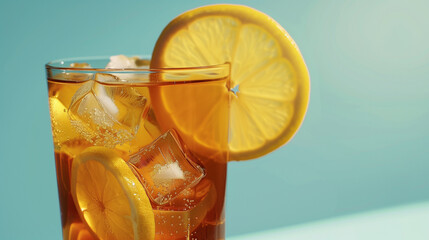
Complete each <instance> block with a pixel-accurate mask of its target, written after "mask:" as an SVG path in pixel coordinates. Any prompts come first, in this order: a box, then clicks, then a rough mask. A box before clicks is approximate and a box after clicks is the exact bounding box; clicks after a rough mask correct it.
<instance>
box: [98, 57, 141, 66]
mask: <svg viewBox="0 0 429 240" xmlns="http://www.w3.org/2000/svg"><path fill="white" fill-rule="evenodd" d="M138 59H139V58H138V57H127V56H125V55H116V56H111V57H110V62H109V63H107V65H106V68H137V64H136V61H137V60H138Z"/></svg>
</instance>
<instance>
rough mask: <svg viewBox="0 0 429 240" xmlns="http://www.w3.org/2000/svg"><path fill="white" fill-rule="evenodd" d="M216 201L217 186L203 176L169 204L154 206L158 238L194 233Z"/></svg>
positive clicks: (183, 236) (178, 236) (177, 236)
mask: <svg viewBox="0 0 429 240" xmlns="http://www.w3.org/2000/svg"><path fill="white" fill-rule="evenodd" d="M215 203H216V188H215V187H214V186H213V185H212V183H211V181H209V180H208V179H206V178H203V179H202V180H201V182H199V183H198V184H197V185H196V186H194V187H192V188H187V189H186V190H184V191H182V193H181V194H179V195H178V196H177V197H176V198H174V199H173V200H172V201H171V202H169V203H168V204H166V205H162V206H156V207H154V209H153V213H154V215H155V234H156V236H157V237H156V238H160V239H182V238H185V237H186V236H189V235H192V232H193V231H194V230H195V229H196V228H197V227H198V226H199V225H200V224H201V222H202V221H203V220H204V218H205V217H206V215H207V213H208V212H209V211H210V210H211V209H212V208H213V206H214V204H215ZM167 205H168V206H167Z"/></svg>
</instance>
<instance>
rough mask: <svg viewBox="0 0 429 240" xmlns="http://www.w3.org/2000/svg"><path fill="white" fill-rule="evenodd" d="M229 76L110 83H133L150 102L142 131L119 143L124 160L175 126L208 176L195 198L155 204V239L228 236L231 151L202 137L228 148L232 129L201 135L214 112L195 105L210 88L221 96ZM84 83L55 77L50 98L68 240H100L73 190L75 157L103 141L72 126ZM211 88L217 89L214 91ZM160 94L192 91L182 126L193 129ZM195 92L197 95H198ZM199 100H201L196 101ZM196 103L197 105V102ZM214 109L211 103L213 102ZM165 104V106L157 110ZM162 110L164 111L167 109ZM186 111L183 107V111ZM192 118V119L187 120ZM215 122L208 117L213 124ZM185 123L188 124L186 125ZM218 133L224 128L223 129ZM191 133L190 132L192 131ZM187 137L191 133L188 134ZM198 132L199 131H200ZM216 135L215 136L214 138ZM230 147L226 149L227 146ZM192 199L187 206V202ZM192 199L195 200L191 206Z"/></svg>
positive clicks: (222, 118)
mask: <svg viewBox="0 0 429 240" xmlns="http://www.w3.org/2000/svg"><path fill="white" fill-rule="evenodd" d="M225 81H226V80H225V79H220V80H216V81H210V82H208V81H207V82H204V81H202V82H199V83H182V84H177V83H176V84H150V83H142V84H135V85H133V86H130V85H128V86H124V85H122V86H119V85H118V86H113V85H112V86H107V87H112V88H115V87H132V88H133V89H134V90H135V91H137V92H138V93H139V94H140V95H143V96H144V97H145V98H146V99H147V100H148V101H147V104H148V108H147V110H146V111H147V112H146V113H145V114H144V116H142V119H141V123H140V126H139V130H138V132H137V135H136V136H135V137H134V138H133V139H132V140H130V141H129V142H126V143H124V144H120V145H117V146H115V147H114V149H115V150H116V151H117V153H118V154H119V155H120V156H122V158H123V159H124V161H127V160H128V156H129V155H131V154H133V153H135V152H136V151H138V149H141V148H143V147H145V146H146V145H148V144H150V143H151V142H152V141H154V140H155V139H156V138H157V137H158V136H159V135H161V134H163V133H164V132H166V131H167V130H169V129H174V130H175V131H176V132H177V133H178V135H179V137H180V141H181V144H182V147H183V149H184V151H186V154H187V155H189V156H192V158H193V159H194V160H195V161H196V162H197V163H198V164H200V165H201V166H203V168H204V170H205V176H204V178H203V180H202V181H200V182H199V183H198V184H197V185H196V186H193V187H192V189H188V190H189V191H193V192H194V193H195V194H194V195H192V196H193V197H192V198H189V196H188V197H187V199H181V196H180V195H179V196H177V197H176V198H175V199H174V200H172V201H171V202H169V203H168V204H165V205H162V206H159V205H157V204H156V203H154V202H153V201H152V202H151V204H152V208H153V211H154V215H155V239H224V238H225V232H224V231H225V230H224V228H225V227H224V224H225V217H224V211H225V210H224V200H225V184H226V163H227V160H228V154H227V153H226V152H225V151H221V150H218V151H217V150H216V149H213V148H212V149H209V150H207V149H208V148H207V146H209V145H210V144H207V145H206V146H204V144H201V141H203V142H204V141H205V140H207V142H208V143H212V142H213V141H216V142H217V145H218V146H220V147H219V148H223V147H226V144H227V137H225V139H222V140H219V139H220V137H222V138H224V137H223V136H227V133H226V131H227V129H226V128H220V130H219V129H217V130H216V129H215V130H214V129H207V130H204V131H208V132H209V133H210V131H212V132H211V133H212V134H206V135H201V132H204V131H203V130H202V129H204V126H203V127H201V126H198V124H199V123H198V122H199V121H201V119H200V118H201V117H202V116H203V115H208V113H207V109H201V111H200V110H199V108H202V106H198V105H195V102H197V103H199V104H206V105H207V104H210V103H204V100H202V99H197V98H201V94H199V92H202V91H204V92H205V93H206V94H216V92H218V90H219V89H224V88H225ZM83 84H84V83H82V82H77V81H76V82H73V81H58V80H53V79H49V80H48V87H49V102H50V113H51V121H52V132H53V138H54V145H55V164H56V171H57V180H58V191H59V200H60V208H61V221H62V228H63V239H69V240H75V239H80V240H83V239H94V240H95V239H99V238H98V237H97V235H96V234H95V233H94V231H92V230H91V229H90V227H89V226H88V225H87V223H85V221H84V220H83V219H81V217H80V215H79V212H78V211H80V210H79V209H78V208H77V207H76V204H75V202H74V200H73V197H72V194H71V189H70V187H71V182H70V181H71V167H72V165H73V160H74V158H75V157H76V156H77V155H79V154H80V153H81V152H82V151H84V150H85V149H86V148H88V147H90V146H93V145H99V143H96V142H91V141H89V140H88V139H85V138H84V137H83V136H82V134H81V133H79V131H78V130H77V129H76V128H75V127H74V126H73V125H72V124H70V119H69V117H68V109H69V107H70V104H71V102H72V97H73V95H74V94H75V92H76V90H78V89H79V88H80V87H81V86H82V85H83ZM210 92H211V93H210ZM159 93H165V94H168V95H169V96H174V95H176V96H179V95H180V94H183V93H187V95H186V97H184V99H182V100H183V103H182V104H183V106H182V107H183V109H186V104H190V105H192V104H194V105H193V106H191V107H190V110H189V112H188V113H186V114H185V115H183V116H180V115H177V116H175V117H178V118H179V117H180V118H182V119H181V121H179V125H180V124H182V125H183V124H184V123H190V124H189V126H186V128H187V130H186V132H187V133H183V132H185V131H183V130H182V129H181V126H178V122H177V121H172V117H171V114H169V113H168V111H166V110H165V109H166V107H165V99H163V97H162V96H161V97H160V94H159ZM193 93H195V94H193ZM193 98H195V99H193ZM192 102H194V103H192ZM207 107H208V109H210V108H211V106H210V105H208V106H207ZM157 108H159V109H157ZM161 108H162V109H161ZM179 112H180V111H179ZM216 117H217V119H214V120H213V121H225V122H227V121H228V120H227V116H216ZM183 118H188V119H183ZM213 121H212V120H210V119H209V120H207V119H205V120H204V122H205V123H204V124H208V123H207V122H209V123H210V122H213ZM180 122H182V123H180ZM200 124H202V123H200ZM194 130H195V131H196V132H197V131H199V132H200V136H205V137H206V139H201V137H200V139H199V140H198V141H196V140H194V139H193V137H194V136H193V135H194V134H193V133H192V132H191V133H189V132H190V131H194ZM216 131H224V133H218V132H216ZM186 134H187V135H186ZM185 135H186V136H185ZM196 135H198V133H196ZM209 138H213V139H209ZM224 149H226V148H224ZM185 200H186V202H187V204H184V201H185ZM189 203H192V204H189Z"/></svg>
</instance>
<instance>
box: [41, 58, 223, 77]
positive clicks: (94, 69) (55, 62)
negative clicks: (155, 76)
mask: <svg viewBox="0 0 429 240" xmlns="http://www.w3.org/2000/svg"><path fill="white" fill-rule="evenodd" d="M128 56H131V55H128ZM132 56H133V57H139V58H140V59H142V60H151V57H150V56H149V55H132ZM110 57H111V56H93V57H73V58H62V59H57V60H53V61H49V62H48V63H46V64H45V68H46V70H62V71H73V72H80V71H81V72H85V73H88V72H103V73H109V72H112V73H147V72H159V71H163V72H164V71H166V72H169V71H171V72H175V71H189V70H200V71H201V70H211V69H219V68H221V69H223V68H230V63H229V62H225V63H221V64H215V65H205V66H189V67H165V68H163V67H161V68H150V66H149V65H147V66H148V67H147V68H101V67H89V68H83V67H70V66H64V67H63V66H55V65H59V64H64V63H65V62H70V63H72V62H82V61H96V60H109V58H110Z"/></svg>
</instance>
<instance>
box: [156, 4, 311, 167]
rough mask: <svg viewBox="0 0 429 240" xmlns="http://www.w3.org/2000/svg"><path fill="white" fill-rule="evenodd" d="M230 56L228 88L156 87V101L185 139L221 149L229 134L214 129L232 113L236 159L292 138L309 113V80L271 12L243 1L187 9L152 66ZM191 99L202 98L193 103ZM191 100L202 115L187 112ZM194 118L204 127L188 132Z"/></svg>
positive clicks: (233, 156)
mask: <svg viewBox="0 0 429 240" xmlns="http://www.w3.org/2000/svg"><path fill="white" fill-rule="evenodd" d="M225 62H229V63H230V64H231V75H230V81H229V83H228V84H227V85H226V86H224V88H225V89H226V90H225V89H224V90H211V91H208V92H201V91H198V92H197V91H192V88H190V89H191V90H189V91H186V92H185V93H184V92H183V91H182V92H181V91H176V92H174V91H172V90H169V89H167V88H159V89H158V90H156V91H153V93H152V92H151V97H153V98H154V99H155V100H153V101H154V103H155V104H156V103H158V104H159V105H158V106H156V107H157V108H158V109H163V111H165V112H167V114H161V115H162V117H160V118H159V119H158V121H159V122H160V125H163V124H165V125H169V124H174V125H175V127H176V130H177V131H178V132H179V134H181V136H182V138H184V139H185V141H191V139H193V141H194V142H196V143H202V142H203V143H204V144H203V145H204V147H210V146H212V148H215V147H218V146H217V145H216V144H215V143H216V141H221V139H220V138H221V137H224V136H223V135H222V134H218V132H219V131H216V130H219V128H223V124H221V127H219V122H218V121H217V120H218V119H219V116H222V115H223V114H228V111H229V142H228V147H227V148H228V149H229V151H230V158H231V160H245V159H252V158H256V157H260V156H262V155H265V154H267V153H269V152H271V151H273V150H275V149H277V148H278V147H280V146H282V145H283V144H285V143H287V142H288V141H289V140H290V139H291V138H292V137H293V136H294V134H295V133H296V131H297V130H298V128H299V127H300V125H301V123H302V121H303V119H304V115H305V113H306V110H307V105H308V102H309V92H310V80H309V74H308V71H307V67H306V65H305V62H304V59H303V57H302V55H301V53H300V51H299V49H298V46H297V45H296V43H295V42H294V41H293V40H292V38H291V37H290V36H289V34H288V33H287V32H286V31H285V30H284V29H283V28H282V27H281V26H280V25H279V24H278V23H276V22H275V21H274V20H273V19H272V18H270V17H269V16H267V15H266V14H264V13H262V12H259V11H257V10H255V9H252V8H250V7H246V6H241V5H211V6H205V7H201V8H197V9H193V10H190V11H188V12H185V13H183V14H181V15H179V16H178V17H176V18H175V19H174V20H172V21H171V22H170V23H169V24H168V25H167V27H166V28H165V29H164V30H163V32H162V33H161V35H160V37H159V38H158V41H157V43H156V45H155V48H154V51H153V55H152V61H151V67H152V68H159V67H194V66H209V65H216V64H222V63H225ZM152 95H153V96H152ZM190 95H191V96H190ZM186 99H193V100H195V99H198V100H197V103H190V104H188V102H186V101H184V100H186ZM228 99H230V102H229V101H228ZM193 104H194V105H197V106H198V107H199V109H200V110H198V111H200V112H201V114H200V113H197V114H189V111H186V109H187V108H189V106H190V105H193ZM228 109H229V110H228ZM158 111H160V110H158ZM190 122H194V123H198V124H199V125H201V126H200V129H199V131H195V132H192V131H190V130H192V124H190ZM193 128H195V127H193ZM196 130H198V129H196ZM220 130H221V132H222V131H223V129H220ZM200 145H201V144H200ZM218 150H219V149H218ZM220 150H226V149H220Z"/></svg>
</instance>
